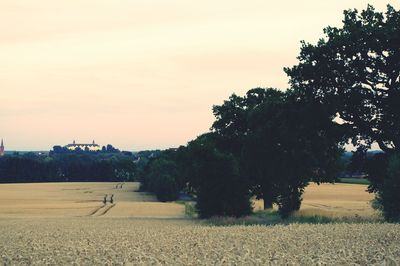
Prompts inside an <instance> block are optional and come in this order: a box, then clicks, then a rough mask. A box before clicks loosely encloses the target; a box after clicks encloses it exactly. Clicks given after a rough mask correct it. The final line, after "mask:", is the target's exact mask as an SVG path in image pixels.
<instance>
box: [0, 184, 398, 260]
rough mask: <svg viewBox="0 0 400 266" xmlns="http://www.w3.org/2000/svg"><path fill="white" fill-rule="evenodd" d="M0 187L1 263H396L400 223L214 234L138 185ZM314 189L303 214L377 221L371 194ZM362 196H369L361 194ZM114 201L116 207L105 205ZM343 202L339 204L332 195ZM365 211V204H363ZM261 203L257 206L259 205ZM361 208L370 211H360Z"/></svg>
mask: <svg viewBox="0 0 400 266" xmlns="http://www.w3.org/2000/svg"><path fill="white" fill-rule="evenodd" d="M116 185H117V184H116V183H60V184H4V185H0V256H1V257H0V264H3V265H46V264H50V265H60V264H76V265H98V264H108V265H111V264H112V265H138V264H139V265H140V264H142V265H149V264H151V265H160V264H161V265H162V264H168V265H210V264H212V265H214V264H218V265H232V264H236V265H282V264H284V265H288V264H290V265H291V264H300V265H317V264H320V265H321V264H326V265H374V264H376V265H396V263H399V262H400V225H399V224H387V223H352V224H346V223H337V224H290V225H274V226H210V225H209V224H208V223H205V222H203V221H199V220H193V219H187V218H185V215H184V207H183V205H181V204H176V203H160V202H157V201H156V200H155V198H154V197H153V196H152V195H150V194H147V193H141V192H135V191H136V190H137V188H138V184H137V183H126V184H123V187H122V188H120V186H118V188H115V187H116ZM358 186H359V185H346V184H340V185H323V186H320V187H316V186H315V187H314V186H310V187H309V188H308V189H307V192H306V195H305V197H304V208H303V209H302V210H301V211H302V212H311V211H316V212H323V211H325V212H326V213H331V212H332V209H333V210H334V211H335V214H336V215H339V214H340V213H341V214H343V215H350V213H351V212H352V211H358V212H359V213H360V215H361V214H364V215H368V214H370V215H374V213H373V211H372V209H369V207H368V201H369V200H370V198H371V195H369V194H368V193H366V192H363V191H364V190H365V186H361V187H358ZM363 193H365V194H363ZM105 194H108V195H111V194H114V200H115V201H114V202H113V203H112V204H111V203H109V202H108V203H107V204H106V205H105V206H104V204H103V202H102V200H103V197H104V195H105ZM334 195H336V196H334ZM361 203H363V204H365V206H364V205H363V204H361ZM257 204H259V202H256V205H257ZM363 206H364V207H363Z"/></svg>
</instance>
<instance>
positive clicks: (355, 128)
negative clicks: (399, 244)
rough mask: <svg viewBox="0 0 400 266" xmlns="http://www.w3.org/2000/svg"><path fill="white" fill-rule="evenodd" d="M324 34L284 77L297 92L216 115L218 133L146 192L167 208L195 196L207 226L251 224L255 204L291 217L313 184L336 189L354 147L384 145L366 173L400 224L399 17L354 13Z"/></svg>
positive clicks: (186, 152)
mask: <svg viewBox="0 0 400 266" xmlns="http://www.w3.org/2000/svg"><path fill="white" fill-rule="evenodd" d="M324 33H325V38H323V39H321V40H320V41H319V42H318V43H317V44H316V45H313V44H309V43H306V42H302V47H301V52H300V55H299V57H298V59H299V63H298V64H297V65H295V66H293V67H291V68H285V72H286V73H287V75H288V76H289V78H290V85H291V87H290V88H289V89H288V90H286V91H285V92H282V91H279V90H277V89H272V88H271V89H260V88H257V89H252V90H250V91H248V92H247V94H246V95H245V96H243V97H241V96H237V95H232V96H231V97H230V98H229V99H228V100H227V101H225V102H224V103H223V104H222V105H218V106H214V108H213V112H214V115H215V117H216V120H215V122H214V123H213V125H212V130H211V132H210V133H208V134H205V135H202V136H200V137H198V138H197V139H196V140H194V141H192V142H190V143H189V144H188V145H187V146H184V147H180V148H179V149H177V150H169V151H166V152H164V153H163V154H162V155H161V156H160V157H158V158H155V159H153V160H151V161H150V162H149V164H148V165H147V166H146V168H145V171H144V172H143V177H142V181H143V188H144V189H147V190H150V191H154V192H156V193H157V195H158V196H159V198H160V199H161V200H173V199H176V198H177V196H178V193H179V191H187V192H191V193H193V195H195V197H197V207H198V210H199V213H200V215H201V216H202V217H210V216H213V215H233V216H240V215H245V214H248V213H249V212H250V211H251V204H250V201H249V199H250V198H251V197H252V196H256V197H258V198H262V199H264V204H265V208H269V207H271V205H272V204H273V203H275V204H277V205H278V206H279V212H280V214H281V215H282V217H287V216H288V215H290V213H291V212H293V211H295V210H298V209H299V207H300V204H301V196H302V193H303V191H304V188H305V187H306V186H307V184H308V182H310V181H313V182H325V181H333V180H334V173H335V172H337V171H338V170H339V168H338V158H339V157H340V154H341V153H342V151H343V145H344V144H345V143H347V142H348V141H350V142H351V143H352V144H353V145H354V146H355V147H357V148H358V154H365V152H366V151H367V150H368V148H370V147H371V145H372V144H373V143H377V144H378V145H379V147H380V148H381V150H382V151H383V153H379V154H376V155H375V156H374V157H373V158H371V159H370V160H371V161H370V162H368V163H366V164H365V165H369V167H368V169H365V170H366V171H368V172H369V176H370V179H371V186H370V187H369V191H370V192H374V193H376V195H377V203H378V204H379V205H380V207H381V209H382V210H383V213H384V215H385V217H386V219H387V220H399V219H400V196H399V195H400V159H399V158H400V155H399V154H400V153H399V147H400V104H399V102H400V50H399V46H398V44H399V43H400V12H399V11H397V10H395V9H394V8H393V7H391V6H388V7H387V11H386V13H385V14H384V13H381V12H377V11H376V10H375V9H374V8H373V7H372V6H368V8H367V9H366V10H364V11H362V12H360V13H359V12H358V11H357V10H348V11H345V12H344V20H343V26H342V27H341V28H337V27H327V28H326V29H325V30H324ZM360 158H364V159H365V160H367V157H366V156H364V157H363V156H360Z"/></svg>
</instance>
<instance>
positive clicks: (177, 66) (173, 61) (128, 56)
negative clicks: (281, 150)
mask: <svg viewBox="0 0 400 266" xmlns="http://www.w3.org/2000/svg"><path fill="white" fill-rule="evenodd" d="M368 3H371V4H373V5H374V6H375V7H376V8H377V9H378V10H381V11H384V10H385V6H386V4H387V3H390V4H392V5H394V6H395V7H396V8H399V1H398V0H396V1H388V2H385V1H383V0H379V1H378V0H374V1H359V0H327V1H321V0H304V1H294V0H291V1H288V0H281V1H267V0H254V1H252V0H249V1H242V0H241V1H234V0H229V1H228V0H221V1H218V0H213V1H211V0H202V1H188V0H168V1H165V0H157V1H156V0H147V1H134V0H108V1H105V0H64V1H60V0H40V1H38V0H25V1H22V0H20V1H18V0H13V1H4V0H0V138H4V141H5V145H6V149H8V150H48V149H50V148H51V147H52V146H53V145H56V144H61V145H65V144H67V143H69V142H72V140H73V139H75V140H76V141H77V142H91V141H92V140H93V139H94V140H96V142H98V143H99V144H101V145H104V144H107V143H111V144H113V145H115V146H116V147H118V148H121V149H125V150H141V149H153V148H167V147H176V146H179V145H181V144H186V142H187V141H189V140H191V139H194V138H195V137H196V136H198V135H199V134H201V133H203V132H206V131H207V130H208V129H209V127H210V126H211V123H212V121H213V119H214V118H213V115H212V112H211V107H212V105H213V104H220V103H222V101H223V100H224V99H226V98H228V97H229V95H230V94H232V93H237V94H243V93H245V92H246V91H247V90H249V89H251V88H254V87H277V88H282V89H285V88H286V87H287V81H288V79H287V77H286V75H285V73H284V72H283V70H282V69H283V67H285V66H292V65H293V64H295V63H296V56H297V55H298V53H299V47H300V40H303V39H304V40H306V41H310V42H315V41H317V40H318V38H320V37H322V36H323V33H322V29H323V28H324V27H325V26H328V25H340V24H341V20H342V18H343V15H342V12H343V10H344V9H348V8H358V9H363V8H365V7H366V6H367V4H368Z"/></svg>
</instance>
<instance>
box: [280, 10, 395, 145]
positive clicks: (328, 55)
mask: <svg viewBox="0 0 400 266" xmlns="http://www.w3.org/2000/svg"><path fill="white" fill-rule="evenodd" d="M399 25H400V12H399V11H397V10H395V9H394V8H393V7H391V6H388V7H387V11H386V14H383V13H380V12H376V11H375V9H374V8H373V7H372V6H368V8H367V9H366V10H364V11H362V12H358V11H357V10H348V11H345V12H344V20H343V26H342V27H341V28H336V27H327V28H326V29H325V30H324V32H325V34H326V36H325V39H321V40H320V41H319V42H318V43H317V44H316V45H313V44H309V43H306V42H302V47H301V52H300V55H299V57H298V59H299V64H298V65H296V66H294V67H292V68H286V69H285V71H286V73H287V74H288V75H289V76H290V82H291V85H292V87H293V88H294V89H295V93H296V95H297V97H298V98H299V99H301V100H302V101H303V102H304V103H307V104H308V103H310V102H318V103H322V104H324V105H325V107H326V108H327V109H328V110H329V112H330V113H331V114H332V115H336V116H338V117H340V118H341V119H342V122H343V127H345V128H346V129H347V130H348V136H349V137H351V138H352V141H353V143H354V144H355V145H357V146H360V145H366V146H367V147H368V146H369V145H370V144H371V143H372V142H374V141H376V142H377V143H378V144H379V146H380V148H381V149H382V150H383V151H385V152H394V151H396V150H397V149H399V147H400V123H399V122H400V105H399V102H400V80H399V75H400V50H399V43H400V26H399Z"/></svg>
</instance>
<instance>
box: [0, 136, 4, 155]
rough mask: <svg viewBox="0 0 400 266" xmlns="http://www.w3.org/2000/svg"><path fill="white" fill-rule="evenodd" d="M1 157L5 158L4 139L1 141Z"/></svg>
mask: <svg viewBox="0 0 400 266" xmlns="http://www.w3.org/2000/svg"><path fill="white" fill-rule="evenodd" d="M0 156H4V143H3V139H1V145H0Z"/></svg>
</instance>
